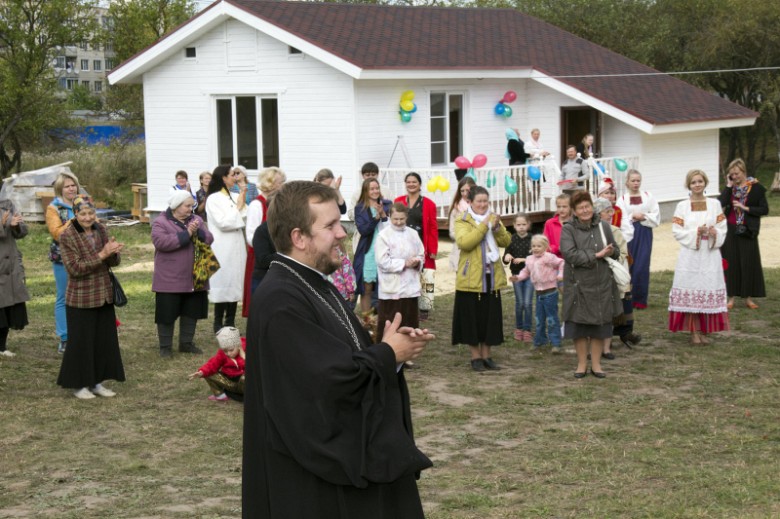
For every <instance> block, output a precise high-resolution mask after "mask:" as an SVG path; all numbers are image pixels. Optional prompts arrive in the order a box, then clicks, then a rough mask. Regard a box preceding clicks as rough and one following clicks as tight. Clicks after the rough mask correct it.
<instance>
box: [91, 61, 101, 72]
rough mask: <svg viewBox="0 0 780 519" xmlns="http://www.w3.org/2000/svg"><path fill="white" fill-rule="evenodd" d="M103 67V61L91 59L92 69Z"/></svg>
mask: <svg viewBox="0 0 780 519" xmlns="http://www.w3.org/2000/svg"><path fill="white" fill-rule="evenodd" d="M102 69H103V62H102V61H100V60H99V59H96V60H93V61H92V70H102Z"/></svg>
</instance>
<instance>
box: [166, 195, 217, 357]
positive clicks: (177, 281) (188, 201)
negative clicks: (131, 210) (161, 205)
mask: <svg viewBox="0 0 780 519" xmlns="http://www.w3.org/2000/svg"><path fill="white" fill-rule="evenodd" d="M193 206H194V203H193V201H192V198H188V197H187V196H186V193H185V192H183V191H179V192H177V193H174V194H173V195H171V198H170V199H169V200H168V209H167V210H166V211H165V212H163V213H162V214H160V216H158V217H157V218H155V220H154V222H152V244H153V245H154V275H153V276H152V292H154V293H155V308H154V322H155V323H156V324H157V337H158V339H159V341H160V357H170V356H171V355H173V330H174V326H175V325H176V319H178V320H179V351H180V352H182V353H203V352H202V351H201V349H200V348H198V347H197V346H195V344H194V343H193V342H192V340H193V337H195V327H196V325H197V322H198V319H205V318H207V317H208V315H209V300H208V283H206V286H204V287H201V288H198V289H196V288H195V287H194V285H193V277H192V271H193V265H194V263H195V245H194V243H193V240H195V239H198V240H200V241H202V242H204V243H207V244H209V245H210V244H211V243H212V242H213V241H214V237H213V236H212V234H211V233H210V232H209V230H208V229H207V228H206V226H205V225H203V220H202V219H201V218H200V216H197V215H195V214H193Z"/></svg>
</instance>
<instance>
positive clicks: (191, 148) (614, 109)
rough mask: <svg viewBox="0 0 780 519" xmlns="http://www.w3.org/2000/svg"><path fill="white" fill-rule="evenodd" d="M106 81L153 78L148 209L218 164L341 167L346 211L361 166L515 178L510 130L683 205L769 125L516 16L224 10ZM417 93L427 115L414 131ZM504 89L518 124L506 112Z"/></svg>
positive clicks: (292, 5) (221, 6) (294, 174)
mask: <svg viewBox="0 0 780 519" xmlns="http://www.w3.org/2000/svg"><path fill="white" fill-rule="evenodd" d="M108 79H109V81H110V82H111V83H112V84H128V83H142V84H143V89H144V106H145V111H146V128H145V132H146V147H147V180H148V186H149V198H148V200H149V209H150V210H160V209H162V208H164V207H165V200H166V197H167V193H168V187H169V186H170V185H172V184H173V182H174V173H175V172H176V171H177V170H180V169H184V170H186V171H188V172H190V173H191V174H195V175H197V173H199V172H200V171H203V170H211V169H213V168H214V167H215V166H216V165H218V164H221V163H233V164H242V165H244V166H246V167H247V168H248V169H250V170H251V171H258V170H260V169H262V168H263V167H267V166H272V165H278V166H280V167H281V168H282V169H283V170H284V171H285V172H286V173H287V175H288V178H289V179H311V178H312V177H313V176H314V174H315V173H316V172H317V171H318V170H319V169H320V168H323V167H328V168H330V169H332V170H333V171H334V172H336V174H337V175H338V174H342V175H343V176H344V183H343V187H342V190H343V191H344V194H345V197H346V198H347V199H349V197H350V195H351V193H352V191H353V190H354V189H356V188H357V186H358V182H359V173H358V172H359V170H360V166H361V165H362V164H363V163H364V162H366V161H373V162H376V163H377V164H378V165H379V166H380V167H381V168H402V169H404V170H406V169H408V168H412V169H415V170H418V171H419V170H424V171H425V172H426V176H428V177H429V176H430V175H431V174H432V173H434V172H436V171H437V170H439V171H442V172H444V173H445V174H449V175H451V174H452V171H453V169H454V167H455V166H454V165H453V159H454V158H455V157H456V156H458V155H464V156H466V157H469V158H471V157H473V156H474V155H476V154H478V153H482V154H485V155H487V157H488V166H489V167H497V166H505V165H506V164H507V161H506V159H505V157H504V150H505V148H506V140H505V137H504V131H505V129H506V128H507V127H513V128H518V129H519V131H520V134H521V137H522V138H524V139H527V138H528V135H529V133H530V130H531V129H532V128H539V129H540V130H541V134H542V139H541V140H542V141H543V143H544V144H545V146H546V148H547V149H549V150H550V151H551V152H552V153H553V154H554V155H555V156H557V157H558V159H556V160H559V158H560V157H562V156H563V148H564V146H565V145H566V144H567V143H572V144H576V143H578V142H579V141H580V140H581V138H582V136H583V135H584V134H585V133H588V132H590V133H594V134H595V135H596V146H597V148H598V149H599V151H600V154H601V155H602V156H605V157H625V158H627V159H629V162H630V163H631V165H632V166H634V167H636V168H637V169H639V170H640V171H641V172H642V173H643V175H644V179H645V180H644V188H645V189H647V190H649V191H651V192H653V193H654V194H655V195H656V197H657V198H658V199H659V200H660V201H672V200H676V199H680V198H681V197H683V196H684V195H685V190H684V189H683V186H682V185H681V183H682V179H683V178H684V176H685V173H686V172H687V171H688V170H689V169H692V168H699V169H703V170H704V171H706V172H707V173H708V174H709V175H710V178H711V179H712V182H713V184H715V183H716V182H717V178H718V169H719V167H718V165H719V150H718V130H719V129H720V128H726V127H735V126H745V125H751V124H753V123H754V122H755V119H756V117H757V115H758V114H756V113H755V112H752V111H750V110H748V109H746V108H743V107H741V106H739V105H736V104H734V103H731V102H729V101H727V100H724V99H721V98H719V97H717V96H715V95H712V94H711V93H708V92H705V91H703V90H700V89H698V88H695V87H693V86H691V85H689V84H687V83H685V82H683V81H680V80H678V79H675V78H673V77H670V76H667V75H664V74H659V73H657V72H656V71H654V70H653V69H650V68H648V67H645V66H644V65H641V64H639V63H636V62H634V61H632V60H629V59H627V58H625V57H623V56H620V55H618V54H615V53H613V52H611V51H608V50H606V49H604V48H602V47H599V46H597V45H595V44H592V43H590V42H588V41H586V40H583V39H581V38H578V37H576V36H574V35H572V34H570V33H568V32H566V31H564V30H562V29H559V28H557V27H554V26H552V25H549V24H547V23H545V22H542V21H540V20H538V19H536V18H533V17H531V16H528V15H525V14H522V13H519V12H516V11H513V10H505V9H460V8H425V7H398V6H379V5H346V4H330V3H307V2H281V1H255V0H219V1H217V2H214V3H213V4H212V5H211V6H209V7H208V8H206V9H205V10H203V11H201V12H200V13H199V14H198V15H196V16H195V17H193V18H192V19H191V20H189V21H188V22H186V23H185V24H183V25H182V26H180V27H179V28H178V29H177V30H175V31H174V32H172V33H171V34H169V35H168V36H166V37H164V38H162V39H161V40H160V41H158V42H157V43H155V44H154V45H152V46H151V47H149V48H147V49H146V50H144V51H142V52H140V53H139V54H137V55H136V56H134V57H133V58H131V59H129V60H128V61H126V62H124V63H123V64H121V65H120V66H119V67H117V68H116V69H114V70H113V71H112V72H111V74H110V75H109V77H108ZM408 90H411V91H413V92H414V93H415V98H414V102H415V103H416V105H417V111H416V112H415V113H413V114H412V119H411V121H409V122H403V121H401V119H400V116H399V102H400V98H401V94H402V92H404V91H408ZM509 90H512V91H514V92H516V93H517V99H516V100H515V101H514V102H513V103H511V104H510V105H509V106H510V107H511V108H512V110H513V115H512V116H511V118H509V119H507V118H505V117H503V116H498V115H496V114H495V112H494V108H495V105H496V103H497V102H498V101H499V100H500V99H501V98H502V97H503V95H504V93H505V92H507V91H509ZM399 137H400V139H399ZM391 157H392V160H391ZM607 166H608V167H609V164H608V163H607ZM505 169H506V168H505ZM615 173H616V171H614V168H613V170H612V174H615ZM452 178H454V177H452ZM715 188H716V186H713V189H715ZM496 189H503V188H502V187H501V182H500V181H499V182H498V187H497V188H496ZM437 196H438V197H439V201H440V202H442V201H445V200H447V199H448V195H442V194H438V195H437Z"/></svg>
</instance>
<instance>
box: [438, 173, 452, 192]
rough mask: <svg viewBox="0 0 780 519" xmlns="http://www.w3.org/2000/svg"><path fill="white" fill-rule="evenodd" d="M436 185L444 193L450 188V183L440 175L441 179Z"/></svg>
mask: <svg viewBox="0 0 780 519" xmlns="http://www.w3.org/2000/svg"><path fill="white" fill-rule="evenodd" d="M436 184H437V186H438V187H439V189H440V190H441V192H442V193H444V192H445V191H447V190H448V189H449V188H450V181H449V180H447V179H446V178H444V177H442V176H441V175H439V179H438V180H437V181H436Z"/></svg>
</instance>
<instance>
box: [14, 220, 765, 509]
mask: <svg viewBox="0 0 780 519" xmlns="http://www.w3.org/2000/svg"><path fill="white" fill-rule="evenodd" d="M32 228H33V230H32V232H31V235H30V236H28V237H27V238H26V239H24V240H22V241H20V242H19V243H20V247H21V248H22V249H23V252H24V258H25V265H26V268H27V274H28V287H29V289H30V292H31V294H32V297H33V299H32V301H31V302H30V303H28V311H29V314H30V321H31V324H30V326H28V327H27V328H26V329H25V330H24V331H22V332H15V331H11V334H10V337H9V348H10V349H12V350H14V351H16V352H17V353H18V355H17V356H16V357H15V358H13V359H7V358H3V357H0V518H6V517H8V518H10V517H14V518H15V517H25V518H32V517H35V518H40V517H44V518H46V517H52V518H97V517H101V518H103V517H106V518H108V517H110V518H114V517H133V518H141V517H143V518H177V517H181V518H192V517H198V518H218V517H239V516H240V514H241V488H240V484H241V442H242V407H241V405H240V404H237V403H235V402H231V403H229V404H226V405H225V404H215V403H212V402H209V401H207V400H206V396H207V394H208V391H207V386H206V384H205V383H204V382H203V381H191V382H190V381H187V379H186V375H187V374H188V373H191V372H192V371H195V370H196V369H197V368H198V367H199V366H200V364H202V363H203V362H204V361H205V360H206V358H207V357H206V355H202V356H193V355H181V354H179V355H175V357H174V358H173V359H172V360H169V361H161V360H160V358H159V356H158V355H157V338H156V332H155V326H154V317H153V315H154V303H153V301H154V299H153V294H152V293H151V292H150V284H151V261H152V257H153V249H152V246H151V244H150V243H149V228H148V226H142V225H138V226H135V227H130V228H119V229H111V230H110V232H111V234H113V235H115V236H117V239H119V240H120V241H123V242H125V243H126V247H125V252H124V253H123V264H122V266H121V267H120V268H119V269H116V271H117V274H118V276H119V277H120V279H121V281H122V283H123V285H124V287H125V290H126V292H127V293H128V296H129V298H130V304H129V305H128V306H127V307H125V308H120V309H118V310H117V313H118V317H119V319H120V320H121V321H122V326H121V329H120V343H121V345H122V355H123V359H124V364H125V370H126V372H127V377H128V380H127V382H125V383H124V384H119V383H109V384H108V386H109V387H110V388H112V389H114V390H116V391H117V393H118V395H117V397H116V398H113V399H100V398H99V399H95V400H91V401H79V400H77V399H76V398H74V397H73V396H72V395H71V393H70V392H69V391H65V390H62V389H60V388H59V387H58V386H57V385H56V384H55V381H56V378H57V373H58V370H59V365H60V359H61V357H60V356H59V355H57V353H56V344H57V342H56V338H55V336H54V324H53V316H52V307H53V302H54V280H53V276H52V273H51V267H50V264H49V262H48V261H47V260H46V251H47V248H48V235H47V233H46V232H45V230H44V229H43V227H41V226H32ZM440 275H447V274H446V273H441V274H440ZM766 276H767V285H768V286H767V291H768V293H769V294H770V298H768V299H766V300H763V301H762V300H758V302H759V304H761V308H760V309H759V310H757V311H748V310H747V309H745V308H744V307H741V306H739V307H738V308H736V309H735V310H734V311H733V313H732V314H731V324H732V328H733V331H732V332H731V333H730V334H729V335H728V336H723V337H720V338H717V339H716V340H715V341H714V344H712V345H710V346H707V347H693V346H690V345H688V344H687V337H686V336H682V335H674V334H671V333H669V332H667V331H666V329H665V328H666V320H667V313H666V310H665V308H666V300H667V293H668V290H669V286H670V284H671V279H672V275H671V273H670V272H666V273H661V274H656V275H653V278H652V283H651V291H652V292H651V299H650V309H648V310H645V311H642V312H640V313H638V314H637V331H639V332H640V333H642V335H643V336H644V340H643V342H642V344H641V345H639V346H637V347H635V348H634V349H633V350H627V349H625V348H622V347H616V348H615V349H614V351H615V353H616V355H617V356H618V358H617V359H616V360H614V361H604V368H605V370H606V371H607V373H608V377H607V378H606V379H604V380H598V379H596V378H594V377H587V378H585V379H582V380H579V381H578V380H575V379H574V378H573V377H572V372H573V370H574V368H575V366H576V362H575V359H574V355H573V354H564V355H561V356H553V355H551V354H550V353H549V352H545V353H543V354H541V355H534V354H532V353H530V352H529V351H528V347H527V346H525V345H521V344H519V343H516V342H514V341H511V340H509V341H507V343H506V344H505V346H503V347H501V348H496V349H495V350H494V355H493V357H494V359H495V360H496V361H498V362H499V364H501V365H502V366H503V367H504V369H503V370H502V371H499V372H494V373H485V374H476V373H473V372H471V371H470V369H469V367H468V351H467V348H466V347H464V346H460V347H454V346H451V345H450V344H449V335H450V334H449V329H450V314H451V307H452V297H451V296H448V297H440V298H438V299H437V301H436V310H435V311H434V312H433V313H432V319H431V320H430V321H429V324H430V327H431V328H432V330H433V331H434V332H435V333H436V334H437V335H438V337H439V338H438V339H437V340H436V341H435V342H434V343H432V344H431V345H430V346H429V349H428V351H427V352H426V354H425V355H424V356H423V357H421V358H420V359H419V361H418V362H417V368H416V369H414V370H411V371H410V372H409V373H408V376H407V378H408V380H409V384H410V389H411V395H412V400H413V413H414V415H415V419H416V422H415V426H416V436H417V439H418V443H419V444H420V445H421V447H422V449H423V451H424V452H426V453H427V454H428V455H429V456H430V457H431V458H432V459H433V461H434V468H432V469H430V470H428V471H425V472H424V473H423V476H422V479H421V480H420V491H421V494H422V497H423V501H424V506H425V509H426V514H427V517H429V518H430V519H450V518H480V519H485V518H510V517H511V518H525V517H532V518H535V517H541V518H563V517H598V518H633V517H636V518H640V517H641V518H680V517H682V518H707V517H718V518H767V517H779V516H780V500H779V499H778V495H779V492H778V491H779V489H780V486H779V485H778V482H777V480H778V474H780V408H779V407H778V396H779V395H780V383H779V382H778V377H780V375H779V374H780V351H779V350H778V341H777V336H778V328H780V320H778V319H777V317H776V316H777V313H775V312H777V311H778V310H780V304H778V302H777V300H776V299H774V294H776V293H777V292H778V289H780V272H778V270H767V271H766ZM737 301H738V303H741V301H740V300H737ZM504 314H505V319H504V322H505V331H504V333H505V336H507V337H511V333H512V329H513V327H514V316H513V300H512V295H511V292H506V293H505V295H504ZM772 316H775V317H772ZM240 326H241V328H242V329H243V328H244V323H243V321H242V322H241V324H240ZM210 328H211V326H210V323H209V324H207V323H206V322H201V324H200V326H199V329H198V334H197V336H196V340H197V342H198V343H199V345H200V346H201V347H203V348H204V349H205V350H206V351H207V353H208V354H209V355H210V354H212V353H213V351H214V350H215V348H216V345H215V341H214V340H213V339H212V338H210V337H209V335H210V334H209V330H210Z"/></svg>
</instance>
